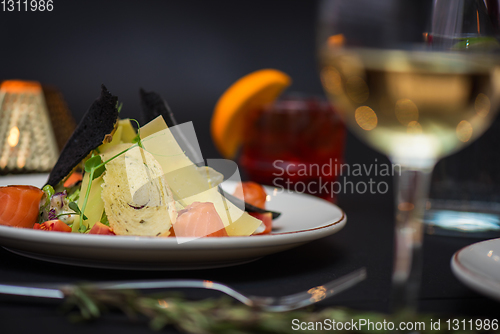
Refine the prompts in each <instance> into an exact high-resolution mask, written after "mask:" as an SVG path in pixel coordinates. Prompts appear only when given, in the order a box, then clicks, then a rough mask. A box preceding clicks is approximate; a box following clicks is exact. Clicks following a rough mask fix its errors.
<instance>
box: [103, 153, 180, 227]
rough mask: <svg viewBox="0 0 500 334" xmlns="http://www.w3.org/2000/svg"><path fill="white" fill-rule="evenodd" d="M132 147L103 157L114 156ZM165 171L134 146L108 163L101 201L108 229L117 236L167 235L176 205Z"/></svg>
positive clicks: (155, 161) (148, 154) (153, 159)
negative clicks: (107, 221)
mask: <svg viewBox="0 0 500 334" xmlns="http://www.w3.org/2000/svg"><path fill="white" fill-rule="evenodd" d="M130 146H131V144H120V145H117V146H116V147H115V148H114V149H113V150H110V151H108V152H106V153H104V154H103V160H108V159H109V158H111V157H113V156H115V155H116V154H118V153H120V152H122V151H123V150H125V149H127V148H128V147H130ZM163 174H164V172H163V170H162V167H161V165H160V164H159V163H158V161H157V160H156V159H155V158H154V156H153V155H151V154H150V153H149V152H147V151H144V150H143V149H141V148H139V147H137V146H136V147H134V148H132V149H130V150H129V151H127V152H126V153H124V154H121V155H119V156H118V157H116V158H115V159H113V160H111V161H110V162H108V163H107V164H106V172H105V173H104V176H103V179H104V184H103V186H102V199H103V201H104V208H105V210H106V214H107V216H108V220H109V226H110V227H111V228H112V229H113V231H114V232H115V233H116V234H118V235H139V236H168V235H169V234H170V232H169V230H170V227H171V226H172V221H175V219H176V209H175V202H174V200H173V196H172V193H171V192H170V189H169V187H168V185H167V183H166V182H165V179H164V178H163Z"/></svg>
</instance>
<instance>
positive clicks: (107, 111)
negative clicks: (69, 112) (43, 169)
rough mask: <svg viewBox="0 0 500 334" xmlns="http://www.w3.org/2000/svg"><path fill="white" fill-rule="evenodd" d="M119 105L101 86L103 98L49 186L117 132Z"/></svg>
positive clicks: (87, 115)
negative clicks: (109, 135) (114, 130)
mask: <svg viewBox="0 0 500 334" xmlns="http://www.w3.org/2000/svg"><path fill="white" fill-rule="evenodd" d="M117 102H118V98H117V97H116V96H113V95H111V93H110V92H108V90H107V89H106V87H105V86H104V85H101V96H100V97H99V98H98V99H97V100H95V102H94V103H93V104H92V105H91V106H90V108H89V110H87V112H86V113H85V115H83V118H82V120H81V121H80V123H79V124H78V126H77V127H76V129H75V132H73V134H72V135H71V137H70V138H69V139H68V142H67V143H66V145H65V146H64V148H63V149H62V152H61V154H60V156H59V159H58V160H57V162H56V164H55V166H54V168H53V169H52V172H51V173H50V175H49V179H48V180H47V183H46V184H50V185H51V186H53V187H55V186H56V185H57V184H58V183H59V182H61V181H62V180H63V179H64V178H65V177H66V176H68V174H69V173H71V171H72V170H73V168H75V166H76V165H78V164H79V163H80V162H81V161H82V160H83V159H84V158H85V157H86V156H87V155H88V154H89V153H90V152H91V151H92V150H93V149H95V148H97V147H99V146H100V145H101V144H102V142H103V140H104V138H105V137H106V135H108V134H111V133H112V132H113V129H114V126H115V123H116V120H117V119H118V109H117V108H116V105H117Z"/></svg>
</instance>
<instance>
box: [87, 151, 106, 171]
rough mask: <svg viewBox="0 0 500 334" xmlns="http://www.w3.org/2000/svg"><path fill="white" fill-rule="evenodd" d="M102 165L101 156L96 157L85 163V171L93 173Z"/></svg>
mask: <svg viewBox="0 0 500 334" xmlns="http://www.w3.org/2000/svg"><path fill="white" fill-rule="evenodd" d="M100 164H102V159H101V156H100V155H94V156H93V157H92V158H90V159H88V160H87V161H86V162H85V171H86V172H87V173H90V172H91V171H92V169H96V168H97V167H98V166H99V165H100ZM101 174H102V173H101Z"/></svg>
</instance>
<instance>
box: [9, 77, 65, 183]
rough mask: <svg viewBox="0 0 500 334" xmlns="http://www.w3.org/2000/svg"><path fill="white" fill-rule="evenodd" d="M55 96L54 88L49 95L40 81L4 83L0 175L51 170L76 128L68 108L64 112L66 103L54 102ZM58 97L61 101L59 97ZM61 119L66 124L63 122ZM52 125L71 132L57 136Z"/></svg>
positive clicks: (10, 81)
mask: <svg viewBox="0 0 500 334" xmlns="http://www.w3.org/2000/svg"><path fill="white" fill-rule="evenodd" d="M59 95H60V94H59ZM46 96H49V97H50V99H51V100H52V101H50V104H52V105H53V108H52V109H53V110H54V111H53V114H55V115H52V114H51V112H50V110H49V108H48V107H47V101H46ZM54 96H57V94H56V93H54V90H53V89H50V90H49V93H48V94H46V93H45V92H44V90H43V88H42V85H41V84H40V83H38V82H28V81H17V80H16V81H14V80H9V81H4V82H3V83H2V84H1V86H0V174H7V173H37V172H48V171H50V170H51V169H52V167H53V166H54V164H55V162H56V160H57V158H58V156H59V152H60V149H61V148H62V145H63V144H64V143H65V142H66V140H67V139H68V138H69V135H71V132H72V131H73V130H74V128H75V123H74V120H73V118H72V117H71V115H70V114H69V111H68V110H67V108H66V112H65V113H64V112H61V111H62V109H64V106H65V104H64V103H62V104H61V103H60V102H59V103H58V102H54ZM59 99H60V100H62V98H61V97H60V96H59ZM56 100H57V99H56ZM54 106H55V107H54ZM68 115H69V117H68ZM51 116H54V117H51ZM57 116H59V117H57ZM51 118H52V119H51ZM61 119H62V120H64V123H66V124H61V123H62V122H61ZM54 123H56V124H54ZM57 123H59V124H57ZM53 125H57V126H58V127H64V129H65V132H67V133H69V135H68V134H63V135H62V136H59V137H58V136H57V134H56V132H57V131H54V130H55V127H54V126H53ZM58 141H59V142H60V143H59V145H58ZM61 143H62V144H61Z"/></svg>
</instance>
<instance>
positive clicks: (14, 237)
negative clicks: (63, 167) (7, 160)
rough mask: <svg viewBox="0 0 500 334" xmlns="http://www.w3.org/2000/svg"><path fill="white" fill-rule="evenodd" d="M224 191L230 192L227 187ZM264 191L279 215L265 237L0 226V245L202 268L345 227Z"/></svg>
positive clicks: (118, 262)
mask: <svg viewBox="0 0 500 334" xmlns="http://www.w3.org/2000/svg"><path fill="white" fill-rule="evenodd" d="M44 180H45V179H44ZM43 182H44V181H42V184H43ZM1 183H2V182H1V180H0V184H1ZM226 183H227V182H225V184H226ZM4 184H5V183H4ZM224 188H225V190H226V191H231V189H230V188H231V184H229V187H227V186H226V187H224ZM266 191H267V193H268V194H269V196H268V198H269V201H268V202H267V207H268V208H269V209H270V210H274V211H279V212H281V216H280V217H279V218H278V219H275V220H274V221H273V233H272V234H270V235H261V236H249V237H227V238H226V237H223V238H200V239H196V240H192V241H190V242H186V243H181V244H178V243H177V241H176V239H175V238H148V237H132V236H105V235H81V234H69V233H58V232H46V231H39V230H31V229H20V228H12V227H7V226H0V245H2V246H4V247H6V248H7V249H8V250H10V251H12V252H14V253H17V254H20V255H24V256H28V257H32V258H35V259H40V260H45V261H51V262H57V263H63V264H71V265H79V266H89V267H100V268H121V269H151V270H159V269H163V270H176V269H202V268H215V267H223V266H230V265H235V264H240V263H246V262H250V261H253V260H256V259H258V258H260V257H263V256H265V255H269V254H273V253H276V252H280V251H284V250H287V249H290V248H293V247H297V246H299V245H302V244H305V243H307V242H310V241H313V240H317V239H320V238H323V237H326V236H328V235H331V234H334V233H336V232H338V231H339V230H340V229H342V227H344V225H345V223H346V216H345V214H344V212H343V211H342V210H341V209H340V208H339V207H337V206H335V205H333V204H331V203H329V202H327V201H325V200H322V199H319V198H316V197H313V196H309V195H304V194H297V193H286V192H283V193H279V192H278V193H276V192H275V191H274V189H273V188H270V187H266Z"/></svg>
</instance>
